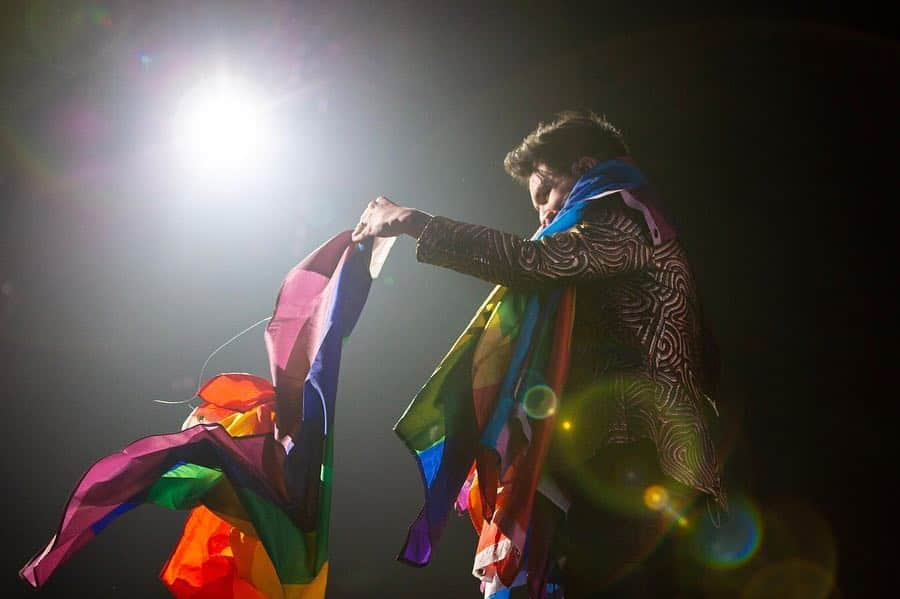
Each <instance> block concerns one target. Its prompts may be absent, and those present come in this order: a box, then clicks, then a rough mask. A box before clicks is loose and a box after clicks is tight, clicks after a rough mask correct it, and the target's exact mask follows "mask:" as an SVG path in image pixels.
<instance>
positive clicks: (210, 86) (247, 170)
mask: <svg viewBox="0 0 900 599" xmlns="http://www.w3.org/2000/svg"><path fill="white" fill-rule="evenodd" d="M266 107H267V102H266V101H265V99H264V98H263V97H262V94H260V93H259V91H258V90H256V89H255V88H254V87H253V86H251V85H250V84H249V83H248V82H246V81H243V80H241V79H239V78H237V77H234V76H233V75H231V74H230V73H228V72H227V71H226V70H224V69H220V70H219V71H218V72H217V73H216V75H215V76H213V77H210V78H209V79H207V80H204V81H201V82H200V83H198V84H197V85H196V86H194V87H193V88H192V89H190V90H189V91H188V92H187V93H186V94H185V95H184V97H183V98H182V99H181V101H180V102H179V104H178V107H177V111H176V116H175V132H174V133H175V145H176V149H177V154H178V158H179V160H180V162H181V164H182V166H183V167H184V168H185V169H186V170H187V171H189V172H190V173H192V174H193V175H194V176H199V177H200V178H201V179H203V180H206V181H208V182H213V183H225V184H229V183H236V182H238V181H239V180H240V179H247V178H251V177H252V176H253V175H255V174H257V173H258V172H259V170H260V167H261V166H262V165H263V164H264V163H265V161H266V159H267V158H268V157H269V156H270V154H271V152H272V149H273V148H272V143H273V135H272V128H271V124H270V122H269V116H270V115H269V114H268V111H267V109H266Z"/></svg>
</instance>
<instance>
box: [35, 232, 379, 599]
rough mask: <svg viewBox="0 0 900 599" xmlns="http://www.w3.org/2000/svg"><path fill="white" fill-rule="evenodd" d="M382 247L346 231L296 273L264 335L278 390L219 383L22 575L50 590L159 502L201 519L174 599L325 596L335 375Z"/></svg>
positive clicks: (102, 483)
mask: <svg viewBox="0 0 900 599" xmlns="http://www.w3.org/2000/svg"><path fill="white" fill-rule="evenodd" d="M374 245H375V246H376V247H375V248H374V251H373V243H372V242H371V241H369V242H368V243H366V244H353V243H351V241H350V232H349V231H345V232H343V233H341V234H339V235H337V236H335V237H334V238H332V239H331V240H329V241H328V242H326V243H325V244H323V245H322V246H321V247H319V248H318V249H317V250H315V251H314V252H313V253H312V254H310V255H309V256H308V257H306V258H305V259H304V260H303V261H301V262H300V263H299V264H298V265H297V266H296V267H294V268H293V269H292V270H291V271H290V272H289V273H288V275H287V277H286V278H285V280H284V282H283V284H282V287H281V291H280V293H279V295H278V299H277V300H276V305H275V311H274V314H273V317H272V319H271V321H270V322H269V325H268V327H267V329H266V335H265V340H266V348H267V351H268V354H269V362H270V367H271V374H272V381H271V382H269V381H267V380H265V379H262V378H260V377H256V376H253V375H249V374H243V373H227V374H222V375H218V376H216V377H214V378H212V379H211V380H210V381H208V382H207V383H206V384H205V385H204V386H203V387H202V388H201V389H200V390H199V392H198V395H199V397H200V399H201V401H202V403H201V405H200V406H199V407H198V408H197V409H195V410H194V412H193V413H192V414H191V416H190V417H189V418H188V420H187V421H186V423H185V426H186V428H184V430H182V431H180V432H176V433H172V434H163V435H153V436H149V437H144V438H142V439H138V440H137V441H134V442H133V443H131V444H130V445H128V446H127V447H125V448H124V449H123V450H122V451H121V452H119V453H115V454H112V455H109V456H106V457H105V458H103V459H101V460H100V461H98V462H97V463H95V464H94V465H93V466H92V467H91V468H90V469H89V470H88V471H87V472H86V473H85V474H84V476H83V478H82V479H81V481H80V482H79V483H78V485H77V486H76V488H75V490H74V491H73V493H72V495H71V497H70V498H69V501H68V503H67V504H66V507H65V510H64V513H63V518H62V521H61V523H60V525H59V528H58V530H57V533H56V535H54V536H53V538H52V539H51V540H50V543H49V544H48V545H47V547H46V548H45V549H44V550H43V551H41V552H40V553H38V554H37V555H36V556H35V557H33V558H32V559H31V560H30V561H29V562H28V563H27V564H26V565H25V566H24V567H23V568H22V569H21V571H20V573H19V574H20V576H21V577H22V578H23V579H24V580H26V581H27V582H28V583H29V584H30V585H32V586H34V587H39V586H41V585H43V584H44V583H45V582H46V581H47V580H48V578H49V577H50V576H51V575H52V574H53V572H54V571H55V570H56V569H57V568H58V567H59V566H61V565H62V564H63V563H64V562H65V561H66V560H67V559H68V558H69V557H71V556H72V555H73V554H74V553H75V552H76V551H77V550H78V549H80V548H81V547H83V546H84V545H85V544H86V543H88V542H89V541H90V540H91V539H93V538H94V537H96V536H97V535H98V534H100V532H102V531H103V530H104V529H105V528H106V527H107V526H108V525H109V524H110V523H111V522H112V521H113V520H115V519H116V518H117V517H119V516H120V515H122V514H124V513H125V512H128V511H129V510H131V509H134V508H135V507H138V506H139V505H144V504H156V505H160V506H163V507H167V508H170V509H192V510H193V512H192V513H191V515H190V517H189V519H188V521H187V524H186V526H185V530H184V533H183V535H182V538H181V541H180V542H179V544H178V545H177V546H176V548H175V551H174V552H173V554H172V556H171V557H170V559H169V561H168V562H167V564H166V565H165V566H164V568H163V572H162V574H161V577H162V579H163V581H164V583H165V584H166V585H167V586H168V587H169V589H170V590H171V591H172V592H173V594H175V595H176V596H178V597H198V598H199V597H235V598H240V599H257V598H262V597H283V598H285V599H289V598H293V599H300V598H303V599H312V598H322V597H324V595H325V586H326V581H327V572H328V529H329V510H330V503H331V485H332V467H333V439H334V408H335V399H336V393H337V381H338V368H339V365H340V357H341V348H342V344H343V341H344V339H345V338H346V337H347V336H348V335H349V334H350V332H351V331H352V330H353V327H354V326H355V324H356V322H357V319H358V318H359V315H360V313H361V311H362V308H363V306H364V304H365V301H366V298H367V297H368V292H369V288H370V285H371V281H372V275H373V273H375V272H376V271H377V270H378V268H380V263H381V262H383V260H384V259H385V258H386V254H387V251H386V249H385V248H387V249H389V247H390V242H387V243H382V242H380V240H379V243H376V244H374ZM373 253H374V257H373Z"/></svg>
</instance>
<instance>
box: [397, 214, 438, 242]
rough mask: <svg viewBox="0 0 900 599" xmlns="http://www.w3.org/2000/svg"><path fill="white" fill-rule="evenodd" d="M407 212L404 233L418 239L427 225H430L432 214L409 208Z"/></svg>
mask: <svg viewBox="0 0 900 599" xmlns="http://www.w3.org/2000/svg"><path fill="white" fill-rule="evenodd" d="M406 210H407V214H406V216H405V218H404V219H403V220H404V225H405V226H404V228H403V232H404V233H406V234H407V235H409V236H410V237H412V238H414V239H418V238H419V236H420V235H422V231H423V230H424V229H425V225H427V224H428V221H430V220H431V218H432V217H431V215H430V214H428V213H426V212H422V211H421V210H416V209H415V208H407V209H406Z"/></svg>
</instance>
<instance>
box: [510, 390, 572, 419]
mask: <svg viewBox="0 0 900 599" xmlns="http://www.w3.org/2000/svg"><path fill="white" fill-rule="evenodd" d="M556 406H557V399H556V393H554V392H553V389H551V388H550V387H548V386H547V385H535V386H534V387H532V388H531V389H529V390H528V391H526V392H525V397H524V398H522V408H523V409H524V410H525V413H526V414H528V416H529V417H531V418H534V419H535V420H542V419H544V418H547V417H548V416H552V415H553V414H555V413H556ZM570 425H571V423H570ZM563 427H565V424H564V425H563Z"/></svg>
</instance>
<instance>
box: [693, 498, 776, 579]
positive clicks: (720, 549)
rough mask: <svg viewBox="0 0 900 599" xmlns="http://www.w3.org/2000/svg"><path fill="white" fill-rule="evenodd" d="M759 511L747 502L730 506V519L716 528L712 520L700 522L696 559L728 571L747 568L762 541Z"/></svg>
mask: <svg viewBox="0 0 900 599" xmlns="http://www.w3.org/2000/svg"><path fill="white" fill-rule="evenodd" d="M761 522H762V521H761V519H760V516H759V513H758V511H757V510H756V508H755V507H753V506H752V505H751V504H750V502H749V501H748V500H747V499H746V498H735V499H733V500H732V501H731V502H730V507H729V513H728V517H727V518H725V519H724V520H723V521H722V523H721V526H720V527H719V528H716V527H715V525H713V523H712V522H711V521H710V519H709V518H697V528H696V530H695V533H694V536H693V552H694V555H695V557H696V558H697V559H698V560H700V561H701V562H704V563H706V564H707V565H709V566H711V567H713V568H717V569H722V570H728V569H733V568H737V567H739V566H741V565H743V564H745V563H746V562H747V561H748V560H749V559H750V558H751V557H753V556H754V555H755V554H756V551H757V550H758V549H759V545H760V542H761V541H762V524H761Z"/></svg>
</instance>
